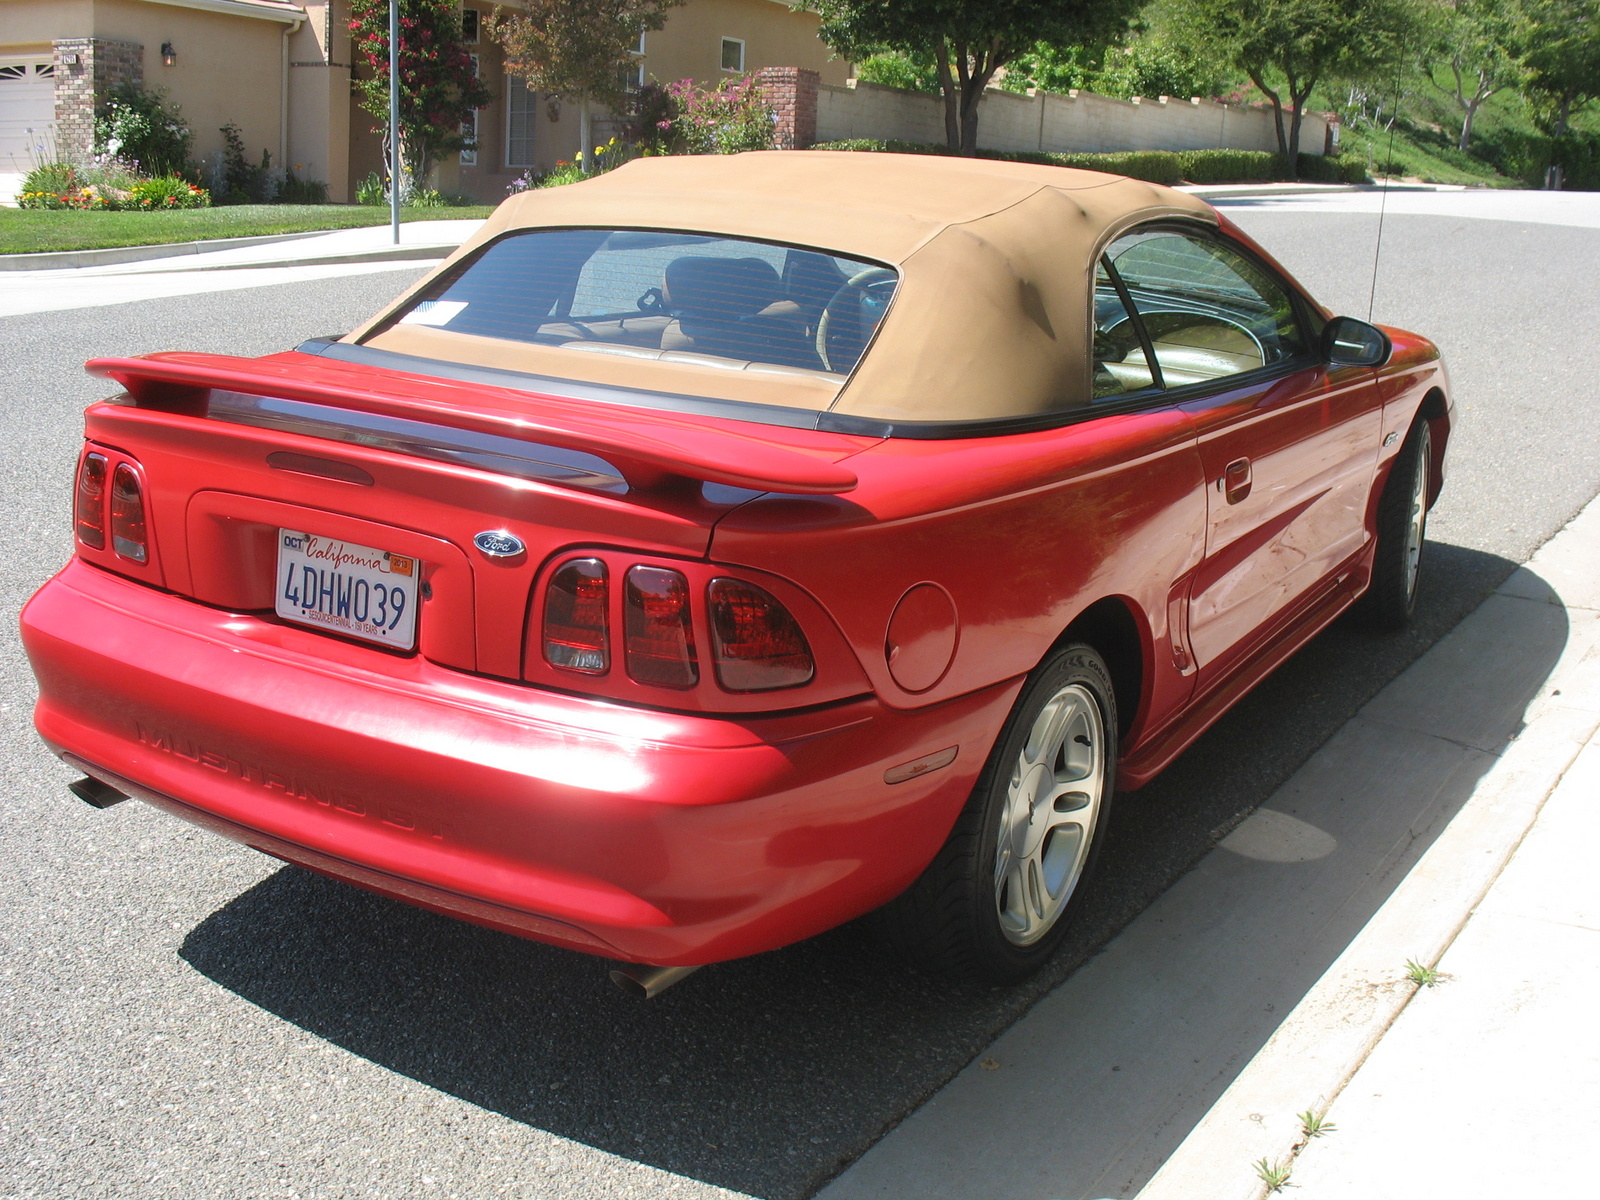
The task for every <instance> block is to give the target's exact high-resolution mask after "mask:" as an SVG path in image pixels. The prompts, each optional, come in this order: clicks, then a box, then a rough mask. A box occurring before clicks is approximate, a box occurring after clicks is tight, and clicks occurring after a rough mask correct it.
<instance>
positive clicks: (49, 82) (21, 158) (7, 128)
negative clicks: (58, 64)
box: [0, 58, 56, 173]
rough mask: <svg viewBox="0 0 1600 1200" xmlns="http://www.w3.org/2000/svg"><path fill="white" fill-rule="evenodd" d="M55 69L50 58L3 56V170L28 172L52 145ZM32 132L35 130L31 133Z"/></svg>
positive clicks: (0, 118)
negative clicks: (42, 148)
mask: <svg viewBox="0 0 1600 1200" xmlns="http://www.w3.org/2000/svg"><path fill="white" fill-rule="evenodd" d="M55 119H56V81H55V68H54V67H52V66H51V64H50V60H49V59H48V58H44V59H38V58H26V59H24V58H0V172H5V173H10V172H18V173H22V172H27V171H31V170H32V169H33V167H34V164H35V163H36V162H37V161H38V159H39V158H40V157H41V151H40V150H39V149H38V147H41V146H42V147H44V148H45V149H44V151H43V152H42V153H43V155H44V156H48V154H49V148H50V147H51V145H52V138H51V129H52V127H53V126H54V125H55ZM30 131H31V132H30Z"/></svg>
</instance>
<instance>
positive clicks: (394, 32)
mask: <svg viewBox="0 0 1600 1200" xmlns="http://www.w3.org/2000/svg"><path fill="white" fill-rule="evenodd" d="M389 225H390V228H391V229H392V230H393V232H394V244H395V245H396V246H398V245H399V244H400V0H389Z"/></svg>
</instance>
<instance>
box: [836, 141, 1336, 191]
mask: <svg viewBox="0 0 1600 1200" xmlns="http://www.w3.org/2000/svg"><path fill="white" fill-rule="evenodd" d="M811 148H812V149H813V150H866V151H880V152H888V153H891V154H948V153H949V150H948V149H946V148H945V146H944V144H943V143H941V142H900V141H895V140H893V139H879V138H847V139H844V140H841V141H837V142H819V143H817V144H816V145H815V146H813V147H811ZM978 157H979V158H992V159H999V160H1001V161H1004V162H1030V163H1043V164H1045V165H1047V166H1054V167H1076V168H1078V169H1079V170H1084V171H1107V172H1109V173H1110V174H1112V175H1126V176H1128V177H1129V178H1130V179H1143V180H1146V181H1148V182H1150V183H1164V184H1167V185H1169V186H1170V185H1171V184H1174V183H1180V182H1183V181H1185V180H1186V181H1188V182H1189V183H1258V182H1263V181H1266V180H1272V179H1284V178H1286V177H1287V176H1286V173H1285V172H1284V170H1283V167H1282V162H1281V160H1280V159H1279V158H1278V156H1277V155H1276V154H1273V153H1271V152H1270V151H1267V150H1176V151H1174V150H1124V151H1116V152H1112V153H1106V154H1089V153H1084V154H1070V153H1068V154H1039V153H1036V152H1030V151H1017V152H1008V151H1002V150H980V151H978ZM1300 174H1301V177H1302V178H1305V179H1318V180H1326V181H1327V182H1330V183H1365V182H1366V180H1367V172H1366V165H1365V164H1364V163H1362V162H1361V161H1360V160H1358V159H1355V158H1323V157H1321V156H1320V155H1312V154H1302V155H1301V156H1300Z"/></svg>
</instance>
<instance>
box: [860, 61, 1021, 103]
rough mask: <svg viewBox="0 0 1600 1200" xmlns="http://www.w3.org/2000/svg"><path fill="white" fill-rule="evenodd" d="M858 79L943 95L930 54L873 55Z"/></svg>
mask: <svg viewBox="0 0 1600 1200" xmlns="http://www.w3.org/2000/svg"><path fill="white" fill-rule="evenodd" d="M856 78H857V79H860V80H864V81H865V82H867V83H877V84H882V85H883V86H884V87H892V88H900V89H902V90H904V91H907V92H930V93H932V94H933V95H935V96H937V95H938V94H939V68H938V66H937V65H936V64H935V63H934V61H933V55H931V54H927V53H920V54H907V53H905V52H904V51H902V50H886V51H884V52H882V53H880V54H873V55H869V56H868V57H867V58H864V59H862V60H861V61H860V62H859V63H857V64H856ZM1007 78H1009V76H1007Z"/></svg>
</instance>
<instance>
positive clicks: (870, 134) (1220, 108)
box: [816, 80, 1329, 154]
mask: <svg viewBox="0 0 1600 1200" xmlns="http://www.w3.org/2000/svg"><path fill="white" fill-rule="evenodd" d="M816 109H817V131H816V140H817V141H819V142H832V141H840V140H843V139H846V138H884V139H893V140H899V141H909V142H943V141H944V105H943V103H942V101H941V100H940V99H939V97H937V96H929V95H925V94H923V93H921V92H907V91H901V90H900V89H898V88H888V87H882V86H880V85H878V84H874V83H864V82H861V81H860V80H851V81H850V83H849V84H847V85H842V86H841V85H836V84H821V85H820V86H819V88H818V92H817V104H816ZM1286 119H1287V116H1286ZM1328 121H1329V118H1328V117H1327V116H1326V115H1324V114H1321V113H1307V114H1306V115H1305V120H1304V122H1303V123H1302V125H1301V130H1300V152H1301V153H1302V154H1321V153H1323V149H1324V146H1325V144H1326V140H1327V130H1328ZM978 145H979V147H980V148H981V149H984V150H1014V151H1015V150H1027V151H1042V152H1046V153H1056V152H1068V153H1072V152H1088V151H1114V150H1220V149H1227V150H1267V151H1275V150H1277V148H1278V140H1277V132H1276V129H1275V128H1274V125H1273V120H1272V109H1271V108H1270V107H1267V106H1265V105H1260V106H1258V105H1249V104H1224V103H1222V102H1220V101H1217V100H1200V99H1194V100H1180V99H1176V98H1172V97H1166V96H1162V97H1160V98H1158V99H1148V98H1143V99H1134V100H1117V99H1114V98H1112V97H1109V96H1097V95H1095V94H1094V93H1092V92H1079V91H1073V92H1068V93H1066V94H1065V95H1057V94H1055V93H1051V92H1036V91H1030V92H1028V93H1027V94H1026V95H1019V94H1017V93H1015V92H1003V91H999V90H990V91H989V92H987V93H985V95H984V97H983V100H982V102H981V107H980V109H979V115H978Z"/></svg>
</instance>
